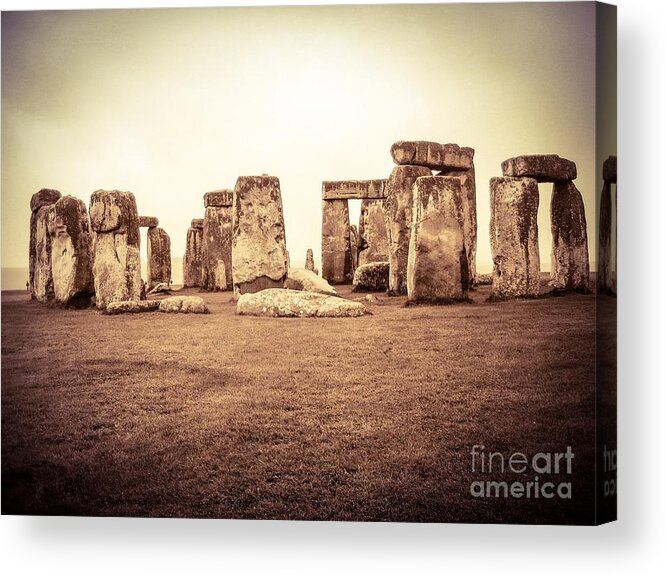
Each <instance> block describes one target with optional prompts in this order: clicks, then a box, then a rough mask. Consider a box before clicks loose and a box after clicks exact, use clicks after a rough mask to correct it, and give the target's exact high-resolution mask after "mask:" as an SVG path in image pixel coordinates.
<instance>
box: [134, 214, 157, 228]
mask: <svg viewBox="0 0 666 575" xmlns="http://www.w3.org/2000/svg"><path fill="white" fill-rule="evenodd" d="M159 225H160V221H159V220H158V219H157V218H153V217H152V216H139V227H140V228H156V227H157V226H159Z"/></svg>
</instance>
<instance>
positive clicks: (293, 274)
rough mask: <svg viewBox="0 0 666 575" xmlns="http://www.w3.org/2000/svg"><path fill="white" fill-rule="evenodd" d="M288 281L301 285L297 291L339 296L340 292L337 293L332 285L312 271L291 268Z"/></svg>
mask: <svg viewBox="0 0 666 575" xmlns="http://www.w3.org/2000/svg"><path fill="white" fill-rule="evenodd" d="M287 280H291V281H293V282H297V283H298V284H300V286H301V287H300V288H297V289H301V290H303V291H310V292H314V293H323V294H326V295H338V292H337V291H335V288H334V287H333V286H332V285H331V284H329V283H328V282H327V281H326V280H325V279H324V278H321V277H319V276H318V275H317V274H316V273H314V272H312V271H310V270H306V269H303V268H289V275H288V277H287ZM285 287H286V284H285Z"/></svg>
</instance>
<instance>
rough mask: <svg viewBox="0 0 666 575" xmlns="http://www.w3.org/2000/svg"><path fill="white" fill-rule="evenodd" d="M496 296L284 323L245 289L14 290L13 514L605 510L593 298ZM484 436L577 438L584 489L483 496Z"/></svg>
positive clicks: (7, 430)
mask: <svg viewBox="0 0 666 575" xmlns="http://www.w3.org/2000/svg"><path fill="white" fill-rule="evenodd" d="M340 291H341V293H343V294H345V295H347V296H349V297H352V298H358V299H362V300H364V298H365V296H364V295H362V296H361V295H356V294H351V293H350V292H349V288H345V287H343V288H342V289H341V290H340ZM189 292H191V293H197V291H196V290H184V292H183V293H189ZM488 295H489V288H488V287H483V288H480V289H479V290H477V291H475V292H474V293H473V299H474V303H472V304H461V305H455V306H440V307H431V306H414V307H405V306H404V303H405V298H388V297H386V296H385V295H383V294H380V295H378V300H377V301H376V302H374V303H367V307H368V309H369V310H370V311H371V312H372V315H368V316H365V317H362V318H341V319H317V318H309V319H271V318H253V317H240V316H236V315H235V313H234V312H235V305H234V302H233V300H232V297H231V295H230V294H229V293H216V294H203V296H204V298H205V299H206V301H207V302H208V304H209V307H210V310H211V313H210V314H209V315H187V316H184V315H171V314H159V313H153V314H138V315H123V316H105V315H101V314H99V313H98V312H96V311H94V310H83V311H74V310H62V309H53V308H50V307H47V306H43V305H40V304H38V303H36V302H31V301H28V299H27V296H26V294H25V293H24V292H23V293H20V292H11V293H10V292H4V293H3V294H2V512H3V513H4V514H7V513H17V514H51V515H60V514H67V515H101V516H108V515H114V516H154V517H166V516H173V517H185V516H187V517H225V518H273V519H316V520H371V521H389V520H392V521H465V522H492V521H505V522H522V523H531V522H551V523H560V522H583V523H584V522H589V521H591V518H592V516H591V514H592V509H593V505H594V503H593V480H594V473H593V448H592V443H593V438H594V397H595V393H594V391H595V390H594V370H593V366H594V345H595V343H594V342H595V339H594V329H595V297H594V296H592V295H567V296H562V297H550V298H544V299H538V300H531V301H513V302H503V303H488V302H486V301H485V300H486V298H487V297H488ZM475 444H483V445H485V446H486V447H488V448H489V449H491V450H493V451H500V452H503V453H506V454H510V453H512V452H515V451H521V452H523V453H526V454H533V453H536V452H539V451H564V450H565V449H566V446H567V445H569V446H571V447H572V449H573V451H574V453H575V460H574V462H575V463H574V474H573V497H572V499H571V500H554V499H551V500H547V499H543V498H540V499H502V498H499V499H494V498H491V499H476V498H473V497H472V496H471V495H470V493H469V489H470V483H471V481H474V480H475V479H479V477H478V476H475V475H472V473H471V468H470V449H471V447H472V446H473V445H475Z"/></svg>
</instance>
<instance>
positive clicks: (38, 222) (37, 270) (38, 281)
mask: <svg viewBox="0 0 666 575" xmlns="http://www.w3.org/2000/svg"><path fill="white" fill-rule="evenodd" d="M35 216H36V217H35V246H34V247H35V261H34V269H33V296H34V298H35V299H37V301H40V302H47V301H51V300H53V299H54V298H55V290H54V286H53V271H52V268H51V254H52V251H51V238H52V234H51V230H52V228H53V224H54V222H55V204H50V205H46V206H42V207H41V208H39V209H38V210H37V211H36V212H35Z"/></svg>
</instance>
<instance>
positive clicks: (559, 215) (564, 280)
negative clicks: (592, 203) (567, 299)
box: [550, 181, 590, 293]
mask: <svg viewBox="0 0 666 575" xmlns="http://www.w3.org/2000/svg"><path fill="white" fill-rule="evenodd" d="M550 229H551V232H552V236H553V243H552V250H551V271H550V273H551V278H552V285H553V286H554V287H555V288H556V289H558V290H565V291H578V292H583V293H587V292H588V291H589V290H590V261H589V255H588V246H587V221H586V219H585V205H584V204H583V196H582V195H581V193H580V192H579V191H578V189H577V188H576V186H575V185H574V183H573V182H571V181H569V182H556V183H555V184H553V194H552V196H551V200H550Z"/></svg>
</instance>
